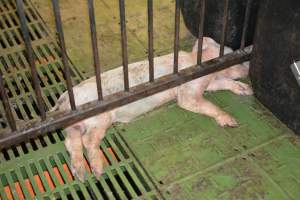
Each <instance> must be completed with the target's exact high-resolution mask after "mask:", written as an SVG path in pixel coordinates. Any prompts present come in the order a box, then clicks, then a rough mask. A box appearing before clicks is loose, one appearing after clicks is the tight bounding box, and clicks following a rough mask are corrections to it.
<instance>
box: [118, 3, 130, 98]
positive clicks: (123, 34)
mask: <svg viewBox="0 0 300 200" xmlns="http://www.w3.org/2000/svg"><path fill="white" fill-rule="evenodd" d="M119 8H120V26H121V46H122V62H123V73H124V89H125V91H127V92H128V91H129V76H128V52H127V33H126V18H125V3H124V0H119Z"/></svg>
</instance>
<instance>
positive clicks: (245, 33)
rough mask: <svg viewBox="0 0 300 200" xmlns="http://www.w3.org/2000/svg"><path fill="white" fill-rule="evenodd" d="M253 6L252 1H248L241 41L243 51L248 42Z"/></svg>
mask: <svg viewBox="0 0 300 200" xmlns="http://www.w3.org/2000/svg"><path fill="white" fill-rule="evenodd" d="M251 5H252V0H248V1H247V7H246V11H245V18H244V24H243V32H242V39H241V46H240V48H241V49H243V48H245V41H246V37H247V30H248V25H249V19H250V11H251Z"/></svg>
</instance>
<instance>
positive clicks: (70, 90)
mask: <svg viewBox="0 0 300 200" xmlns="http://www.w3.org/2000/svg"><path fill="white" fill-rule="evenodd" d="M52 4H53V11H54V16H55V24H56V30H57V33H58V40H59V43H60V48H61V54H62V62H63V65H64V74H65V77H66V83H67V89H68V94H69V99H70V105H71V109H72V110H76V105H75V99H74V93H73V85H72V80H71V74H70V66H69V62H68V58H67V52H66V46H65V39H64V33H63V27H62V22H61V16H60V10H59V5H58V0H52Z"/></svg>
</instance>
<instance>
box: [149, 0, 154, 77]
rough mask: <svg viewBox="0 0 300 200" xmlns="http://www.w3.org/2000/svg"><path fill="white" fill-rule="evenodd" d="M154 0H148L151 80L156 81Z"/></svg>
mask: <svg viewBox="0 0 300 200" xmlns="http://www.w3.org/2000/svg"><path fill="white" fill-rule="evenodd" d="M153 57H154V55H153V0H148V60H149V81H150V82H153V81H154V59H153Z"/></svg>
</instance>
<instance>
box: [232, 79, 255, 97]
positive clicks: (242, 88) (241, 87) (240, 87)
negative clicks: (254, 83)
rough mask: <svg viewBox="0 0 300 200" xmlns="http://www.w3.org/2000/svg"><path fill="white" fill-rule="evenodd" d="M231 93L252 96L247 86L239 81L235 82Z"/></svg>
mask: <svg viewBox="0 0 300 200" xmlns="http://www.w3.org/2000/svg"><path fill="white" fill-rule="evenodd" d="M233 92H234V93H235V94H237V95H243V96H245V95H253V91H252V89H251V87H250V86H249V85H248V84H245V83H242V82H240V81H235V85H234V88H233Z"/></svg>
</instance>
